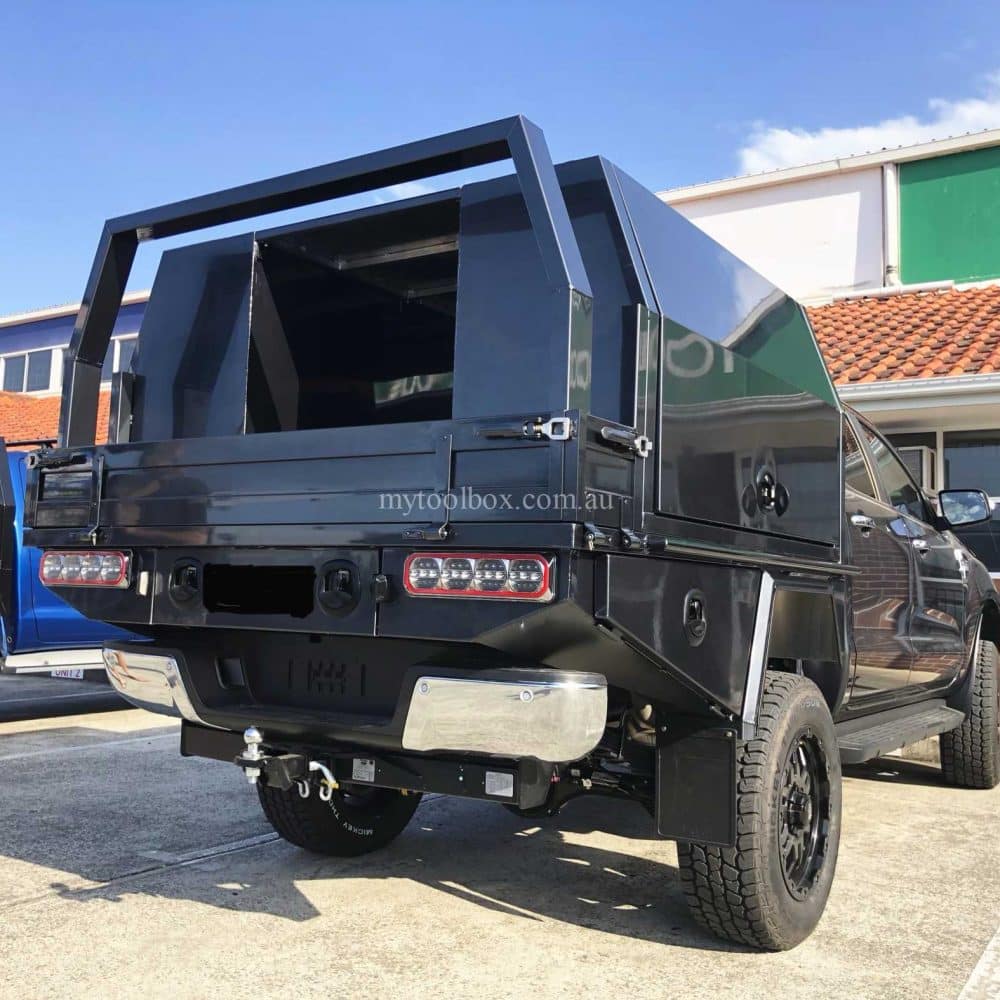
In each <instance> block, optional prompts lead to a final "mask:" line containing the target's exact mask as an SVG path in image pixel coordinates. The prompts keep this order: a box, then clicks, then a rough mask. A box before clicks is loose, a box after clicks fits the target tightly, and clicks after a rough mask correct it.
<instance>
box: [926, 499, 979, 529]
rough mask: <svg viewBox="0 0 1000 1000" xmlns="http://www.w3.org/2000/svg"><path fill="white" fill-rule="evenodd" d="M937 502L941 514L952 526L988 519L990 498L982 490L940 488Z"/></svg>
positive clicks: (976, 522)
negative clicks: (939, 505)
mask: <svg viewBox="0 0 1000 1000" xmlns="http://www.w3.org/2000/svg"><path fill="white" fill-rule="evenodd" d="M938 503H940V504H941V514H942V516H943V517H944V519H945V520H946V521H947V522H948V524H949V525H950V526H951V527H953V528H955V527H958V526H959V525H963V524H978V523H979V522H980V521H988V520H989V519H990V500H989V497H988V496H987V495H986V494H985V493H984V492H983V491H982V490H942V491H941V492H940V493H938Z"/></svg>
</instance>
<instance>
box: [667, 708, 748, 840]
mask: <svg viewBox="0 0 1000 1000" xmlns="http://www.w3.org/2000/svg"><path fill="white" fill-rule="evenodd" d="M656 829H657V832H658V833H659V834H660V836H661V837H666V838H667V839H669V840H686V841H693V842H695V843H699V844H713V845H716V846H719V847H732V846H734V845H735V844H736V730H735V729H733V728H731V727H724V726H718V727H715V726H711V725H706V720H691V722H690V723H688V722H686V721H685V722H684V723H680V724H675V725H671V726H669V727H668V730H667V732H664V733H660V734H658V738H657V746H656Z"/></svg>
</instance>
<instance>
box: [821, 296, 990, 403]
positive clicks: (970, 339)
mask: <svg viewBox="0 0 1000 1000" xmlns="http://www.w3.org/2000/svg"><path fill="white" fill-rule="evenodd" d="M807 311H808V313H809V319H810V321H811V322H812V326H813V330H815V331H816V339H817V340H818V341H819V346H820V349H821V350H822V352H823V355H824V357H825V358H826V364H827V367H828V368H829V369H830V374H831V376H832V377H833V380H834V382H836V383H838V384H840V385H843V384H846V383H849V382H876V381H883V380H895V379H904V378H934V377H935V376H937V377H943V376H947V375H985V374H988V373H990V372H1000V285H989V286H987V287H985V288H966V289H962V290H958V289H954V288H952V289H948V290H946V291H940V292H911V293H908V294H907V293H903V294H901V295H892V296H889V297H888V298H882V299H878V298H864V299H847V300H845V301H842V302H832V303H831V304H830V305H826V306H816V307H814V308H812V309H809V310H807Z"/></svg>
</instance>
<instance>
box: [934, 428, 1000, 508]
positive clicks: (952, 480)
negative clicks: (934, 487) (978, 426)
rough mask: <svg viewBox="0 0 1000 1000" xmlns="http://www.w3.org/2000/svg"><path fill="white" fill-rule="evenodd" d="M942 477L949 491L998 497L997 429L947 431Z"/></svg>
mask: <svg viewBox="0 0 1000 1000" xmlns="http://www.w3.org/2000/svg"><path fill="white" fill-rule="evenodd" d="M944 478H945V482H946V483H947V484H948V488H949V489H953V490H963V489H969V490H983V492H985V493H988V494H989V495H990V496H991V497H997V496H1000V430H995V431H946V432H945V435H944Z"/></svg>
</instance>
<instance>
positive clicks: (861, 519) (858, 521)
mask: <svg viewBox="0 0 1000 1000" xmlns="http://www.w3.org/2000/svg"><path fill="white" fill-rule="evenodd" d="M851 524H853V525H854V527H855V528H858V529H859V530H860V531H861V535H862V537H864V538H867V537H868V536H869V535H870V534H871V533H872V531H873V530H874V529H875V518H873V517H869V516H868V515H867V514H852V515H851Z"/></svg>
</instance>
